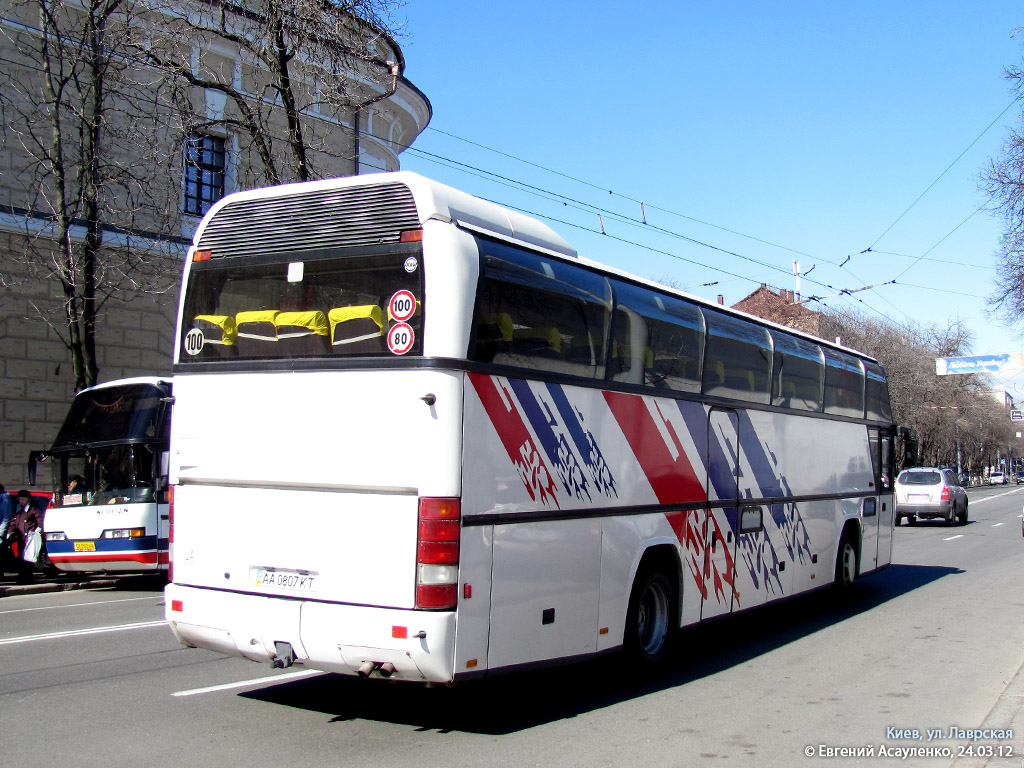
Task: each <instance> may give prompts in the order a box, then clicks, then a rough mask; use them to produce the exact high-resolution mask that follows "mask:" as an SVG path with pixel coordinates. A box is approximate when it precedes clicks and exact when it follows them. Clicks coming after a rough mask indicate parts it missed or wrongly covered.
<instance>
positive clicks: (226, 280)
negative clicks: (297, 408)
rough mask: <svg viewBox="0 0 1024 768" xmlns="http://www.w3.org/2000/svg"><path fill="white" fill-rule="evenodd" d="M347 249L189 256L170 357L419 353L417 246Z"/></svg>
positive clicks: (420, 320)
mask: <svg viewBox="0 0 1024 768" xmlns="http://www.w3.org/2000/svg"><path fill="white" fill-rule="evenodd" d="M348 250H349V251H350V252H349V253H344V252H340V251H335V252H333V253H323V252H318V253H315V254H310V253H303V254H301V255H294V256H291V255H287V254H283V255H281V256H278V257H275V258H272V259H271V258H267V257H254V258H244V259H243V258H239V259H231V258H224V259H211V260H209V261H205V262H199V263H195V264H193V265H192V269H191V272H190V275H189V281H188V286H187V295H186V297H185V314H184V321H183V322H182V338H181V340H180V343H181V354H180V355H179V363H189V362H206V361H210V360H232V359H250V360H251V359H275V358H293V357H361V356H372V357H393V356H397V355H420V354H422V349H423V310H424V300H423V266H422V257H421V255H420V254H421V251H420V249H419V247H418V246H414V247H409V246H406V247H401V248H396V247H394V246H389V247H386V248H381V249H379V250H378V249H371V250H370V252H367V249H360V252H359V253H356V254H352V253H351V250H352V249H348ZM375 250H376V251H377V252H374V251H375Z"/></svg>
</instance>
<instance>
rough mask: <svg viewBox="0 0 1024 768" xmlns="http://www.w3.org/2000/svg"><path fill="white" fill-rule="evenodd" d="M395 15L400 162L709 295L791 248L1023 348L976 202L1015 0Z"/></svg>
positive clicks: (998, 346) (555, 4)
mask: <svg viewBox="0 0 1024 768" xmlns="http://www.w3.org/2000/svg"><path fill="white" fill-rule="evenodd" d="M402 16H403V17H404V18H405V19H406V21H407V26H406V33H407V36H406V37H403V38H400V40H399V42H400V44H401V45H402V48H403V51H404V52H405V56H406V64H407V68H406V76H407V77H408V78H409V80H411V81H412V82H413V83H414V84H415V85H416V86H417V87H419V88H420V89H421V90H422V91H423V92H424V93H425V94H426V96H427V98H428V99H430V102H431V103H432V105H433V109H434V117H433V120H432V122H431V123H430V126H429V127H428V129H427V130H426V131H425V132H424V133H423V134H422V135H421V136H420V138H418V139H417V140H416V142H415V143H414V145H413V148H412V149H410V150H409V151H407V152H405V153H404V154H403V155H402V167H403V168H404V169H406V170H413V171H417V172H419V173H422V174H424V175H426V176H430V177H432V178H435V179H437V180H439V181H442V182H445V183H448V184H451V185H453V186H456V187H459V188H461V189H464V190H466V191H468V192H471V193H473V194H476V195H478V196H480V197H484V198H487V199H491V200H494V201H497V202H500V203H503V204H506V205H511V206H514V207H518V208H521V209H524V210H527V211H529V212H531V213H533V214H535V215H537V216H538V217H540V218H544V219H545V220H547V221H548V223H549V224H551V225H552V226H553V227H554V228H555V229H556V230H557V231H558V232H559V233H560V234H562V235H563V236H564V237H565V238H566V239H567V240H569V242H571V243H572V244H573V245H574V246H575V247H576V248H577V250H578V251H579V252H580V253H581V254H582V255H584V256H587V257H589V258H593V259H596V260H598V261H602V262H605V263H608V264H611V265H613V266H615V267H618V268H620V269H625V270H628V271H630V272H632V273H634V274H638V275H641V276H643V277H649V278H654V279H666V278H667V279H669V280H672V281H674V283H675V284H677V285H678V286H679V287H682V288H684V289H685V290H688V291H690V292H692V293H696V294H698V295H701V296H705V297H708V298H710V299H712V300H714V298H715V296H716V295H717V294H719V293H721V294H723V295H724V297H725V301H726V303H727V304H733V303H735V302H737V301H739V300H740V299H741V298H743V297H744V296H746V295H747V294H748V293H750V292H751V291H753V290H754V289H755V288H757V286H758V285H759V284H760V283H762V282H766V283H768V284H769V285H774V286H777V287H785V288H789V289H792V288H793V287H794V285H793V283H794V281H793V277H792V267H793V259H794V258H796V259H799V261H800V264H801V268H802V271H803V272H804V273H805V274H806V273H809V274H806V277H805V278H804V280H803V282H802V289H803V295H804V296H805V297H806V296H811V295H816V296H827V295H830V294H834V293H836V292H838V291H839V290H841V289H855V288H861V287H863V286H865V285H876V286H881V287H878V288H875V289H872V290H866V291H861V292H858V293H855V294H854V295H853V298H850V297H839V298H831V299H826V300H825V304H826V305H828V306H830V307H836V308H841V307H843V306H850V305H855V306H857V307H858V308H860V309H862V310H863V311H865V312H867V313H869V314H873V315H882V316H885V317H889V318H892V319H894V320H896V321H899V322H914V323H917V324H922V325H939V326H945V325H947V324H948V323H949V322H950V321H951V320H952V319H955V318H960V319H961V320H963V321H964V322H965V323H966V324H967V326H968V327H969V328H970V329H971V331H972V332H973V333H974V336H975V343H974V347H973V352H974V353H976V354H983V353H996V352H1010V351H1020V350H1022V349H1024V339H1021V338H1020V336H1018V335H1016V334H1015V333H1013V332H1011V331H1009V330H1007V329H1006V328H1004V327H1002V326H1000V325H998V324H997V323H995V322H994V321H992V320H991V319H989V318H987V317H986V315H985V308H986V306H987V305H986V301H985V297H986V296H988V295H989V294H990V293H991V291H992V289H993V281H994V278H995V272H994V269H993V267H994V263H995V258H994V254H995V252H996V250H997V249H998V247H999V234H1000V224H999V221H998V219H996V218H994V217H992V216H991V215H990V214H988V213H987V212H985V211H984V210H983V211H981V212H978V213H975V212H976V211H978V208H979V207H980V206H982V205H983V204H984V203H985V198H984V196H983V195H982V194H981V193H980V191H979V190H978V173H979V171H980V170H981V168H982V167H983V166H984V165H985V163H986V162H987V160H988V158H990V157H992V156H993V155H995V154H997V153H998V151H999V148H1000V146H1001V145H1002V142H1003V141H1004V139H1005V137H1006V128H1007V126H1009V125H1012V124H1014V123H1016V122H1017V121H1019V120H1020V114H1021V112H1020V105H1019V104H1017V105H1014V106H1012V107H1010V105H1011V102H1012V100H1013V94H1012V93H1011V91H1010V89H1009V84H1008V83H1007V82H1006V81H1005V80H1004V79H1003V77H1002V71H1003V68H1004V67H1005V66H1007V65H1009V64H1015V63H1019V62H1020V61H1021V60H1022V57H1024V47H1022V45H1024V31H1022V32H1020V33H1018V34H1017V35H1016V36H1014V30H1015V28H1017V27H1024V7H1022V5H1021V4H1020V3H1019V2H1010V1H1008V0H1000V1H996V0H974V1H973V2H951V1H949V0H945V1H943V0H939V1H934V0H933V1H932V2H923V1H920V0H908V1H904V0H897V2H893V0H885V1H877V0H866V1H864V2H858V3H839V2H831V1H826V0H817V1H815V2H811V1H810V0H807V1H804V2H787V1H786V0H782V1H781V2H777V3H765V2H763V1H762V2H753V1H748V0H739V1H737V2H732V3H728V4H716V3H706V2H699V3H698V2H692V0H678V1H676V2H671V1H668V2H666V1H664V0H652V2H647V3H640V4H637V5H635V6H623V5H622V4H621V3H611V2H608V1H607V0H588V1H587V2H582V1H581V0H547V2H537V1H536V0H521V1H520V2H516V3H509V2H505V3H488V2H479V0H474V1H473V2H469V1H468V0H433V1H431V0H411V1H410V2H409V4H408V5H407V6H406V7H405V8H404V9H403V11H402ZM1007 107H1010V109H1009V111H1006V112H1005V114H1002V113H1003V112H1004V110H1006V109H1007ZM1001 114H1002V116H1001V117H1000V115H1001ZM993 122H994V124H993ZM989 126H991V127H989ZM986 129H987V130H986ZM979 136H980V138H979ZM427 153H429V154H427ZM961 153H963V155H962V157H961ZM958 157H959V159H957V158H958ZM440 158H444V159H443V160H442V159H440ZM954 161H955V163H954ZM459 164H462V165H459ZM951 164H953V165H952V167H951V168H950V167H949V166H950V165H951ZM464 166H470V167H469V168H467V167H464ZM538 166H540V167H538ZM947 168H948V171H947ZM944 171H945V173H944V174H943V172H944ZM940 175H941V178H939V177H940ZM497 177H502V178H497ZM936 179H938V181H936ZM933 182H935V183H934V186H932V187H931V188H930V189H929V186H930V185H932V184H933ZM527 187H530V188H536V189H528V188H527ZM926 190H928V191H927V192H926V193H925V191H926ZM609 192H612V193H613V194H609ZM922 193H925V194H924V196H923V197H921V199H920V200H919V201H918V202H917V203H916V204H915V205H913V207H911V208H910V210H909V211H907V209H908V207H910V206H911V205H912V204H914V201H915V200H916V199H917V198H918V197H919V196H920V195H922ZM566 198H568V199H569V200H566ZM640 200H643V201H644V203H645V209H646V218H647V221H648V222H649V223H648V226H646V227H644V225H643V224H640V223H638V222H639V220H640V215H641V214H640V205H639V203H638V202H635V201H640ZM565 202H568V203H569V204H568V205H565V204H563V203H565ZM598 209H601V210H605V211H610V212H613V213H612V214H609V213H604V214H602V219H603V224H604V228H605V231H606V232H607V235H605V236H602V235H601V234H600V229H599V222H598V216H597V212H596V211H597V210H598ZM905 211H907V212H906V214H905V215H903V217H902V218H900V216H901V214H904V212H905ZM972 214H974V215H972ZM897 219H899V220H898V221H897ZM627 220H628V221H627ZM655 227H657V228H660V229H663V230H669V232H670V233H671V234H665V233H663V232H659V231H657V230H655ZM954 230H955V231H954ZM616 238H617V239H616ZM623 241H626V242H623ZM692 241H697V242H692ZM940 241H941V242H940ZM868 248H870V249H871V252H869V253H862V251H864V250H865V249H868ZM847 256H850V259H849V260H848V261H846V263H845V264H842V263H843V262H844V260H846V258H847ZM841 264H842V266H840V265H841ZM812 267H813V271H811V269H812ZM893 279H896V280H897V284H896V285H884V286H883V285H882V284H883V283H886V282H888V281H891V280H893ZM706 283H715V285H705V284H706ZM828 286H831V287H828ZM809 306H810V307H811V308H814V307H815V304H814V303H811V304H810V305H809ZM1010 384H1011V391H1013V392H1014V394H1015V395H1016V396H1017V397H1018V399H1019V398H1022V397H1024V376H1020V377H1017V378H1016V379H1014V380H1013V381H1012V382H1011V383H1010Z"/></svg>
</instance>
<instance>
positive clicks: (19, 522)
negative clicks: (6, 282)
mask: <svg viewBox="0 0 1024 768" xmlns="http://www.w3.org/2000/svg"><path fill="white" fill-rule="evenodd" d="M37 528H38V529H39V530H40V532H42V529H43V510H42V509H40V508H39V504H38V503H37V502H36V500H35V499H34V498H33V497H32V494H31V493H29V492H28V491H18V502H17V505H16V506H15V508H14V512H13V513H12V514H11V520H10V522H9V523H8V525H7V534H6V541H7V542H9V543H10V551H11V552H12V553H13V554H14V557H13V558H12V564H13V565H14V566H15V568H16V570H17V573H18V583H19V584H27V583H29V582H31V581H32V571H33V570H34V568H33V564H32V563H28V562H26V561H25V560H24V559H23V557H22V553H23V552H24V551H25V540H26V537H27V536H28V535H29V534H30V533H32V531H34V530H36V529H37Z"/></svg>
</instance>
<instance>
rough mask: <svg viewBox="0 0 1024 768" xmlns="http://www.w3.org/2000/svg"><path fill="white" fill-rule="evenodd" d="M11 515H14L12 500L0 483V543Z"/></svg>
mask: <svg viewBox="0 0 1024 768" xmlns="http://www.w3.org/2000/svg"><path fill="white" fill-rule="evenodd" d="M12 514H14V500H13V499H12V498H11V494H9V493H7V491H5V490H4V486H3V484H2V483H0V541H3V540H4V536H5V535H6V534H7V525H8V523H10V522H11V515H12Z"/></svg>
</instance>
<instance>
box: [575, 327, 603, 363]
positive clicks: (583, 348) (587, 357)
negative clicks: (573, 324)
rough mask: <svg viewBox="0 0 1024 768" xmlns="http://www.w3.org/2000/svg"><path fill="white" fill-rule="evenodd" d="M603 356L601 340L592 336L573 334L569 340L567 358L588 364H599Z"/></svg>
mask: <svg viewBox="0 0 1024 768" xmlns="http://www.w3.org/2000/svg"><path fill="white" fill-rule="evenodd" d="M600 357H601V340H600V339H594V338H592V337H591V336H584V335H580V336H573V337H572V341H570V342H569V353H568V355H567V359H568V360H569V361H570V362H573V363H581V364H583V365H587V366H593V365H597V361H598V360H599V359H600Z"/></svg>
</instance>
